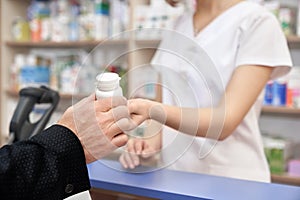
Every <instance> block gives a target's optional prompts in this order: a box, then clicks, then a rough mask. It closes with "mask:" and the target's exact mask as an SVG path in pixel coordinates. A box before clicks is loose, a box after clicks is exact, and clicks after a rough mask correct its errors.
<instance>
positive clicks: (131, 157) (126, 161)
mask: <svg viewBox="0 0 300 200" xmlns="http://www.w3.org/2000/svg"><path fill="white" fill-rule="evenodd" d="M155 153H156V152H155V149H154V148H152V147H151V146H150V145H149V144H148V143H147V141H145V140H142V139H136V138H134V139H130V140H129V141H128V143H127V146H126V148H125V150H124V152H123V153H122V155H121V156H120V158H119V161H120V163H121V164H122V166H123V167H124V168H126V169H128V168H130V169H134V168H135V167H137V166H139V165H140V164H141V161H142V160H144V159H148V158H150V157H152V156H153V155H154V154H155Z"/></svg>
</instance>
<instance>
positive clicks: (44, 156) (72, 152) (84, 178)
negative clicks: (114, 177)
mask: <svg viewBox="0 0 300 200" xmlns="http://www.w3.org/2000/svg"><path fill="white" fill-rule="evenodd" d="M89 188H90V183H89V178H88V172H87V167H86V163H85V157H84V152H83V148H82V146H81V143H80V141H79V140H78V138H77V137H76V136H75V134H74V133H72V132H71V131H70V130H69V129H67V128H65V127H63V126H59V125H54V126H51V127H50V128H48V129H46V130H45V131H43V132H42V133H41V134H38V135H36V136H34V137H32V138H31V139H29V140H27V141H22V142H17V143H15V144H13V145H6V146H4V147H2V148H1V149H0V199H3V200H4V199H5V200H6V199H9V200H16V199H39V200H44V199H45V200H48V199H49V200H50V199H51V200H54V199H55V200H56V199H64V198H66V197H68V196H71V195H73V194H76V193H79V192H82V191H86V190H88V189H89Z"/></svg>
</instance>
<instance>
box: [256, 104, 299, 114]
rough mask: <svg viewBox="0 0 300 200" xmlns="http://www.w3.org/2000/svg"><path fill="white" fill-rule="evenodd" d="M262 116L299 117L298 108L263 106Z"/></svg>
mask: <svg viewBox="0 0 300 200" xmlns="http://www.w3.org/2000/svg"><path fill="white" fill-rule="evenodd" d="M262 113H263V114H288V115H300V108H292V107H284V106H282V107H280V106H263V108H262Z"/></svg>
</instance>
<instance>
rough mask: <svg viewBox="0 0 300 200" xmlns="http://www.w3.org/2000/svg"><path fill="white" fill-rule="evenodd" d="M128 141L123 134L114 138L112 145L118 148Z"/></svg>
mask: <svg viewBox="0 0 300 200" xmlns="http://www.w3.org/2000/svg"><path fill="white" fill-rule="evenodd" d="M127 141H128V136H127V135H125V134H124V133H122V134H119V135H117V136H115V137H113V139H112V140H111V143H112V144H113V145H114V146H116V147H122V146H124V145H125V144H126V143H127Z"/></svg>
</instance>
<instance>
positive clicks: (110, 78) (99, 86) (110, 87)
mask: <svg viewBox="0 0 300 200" xmlns="http://www.w3.org/2000/svg"><path fill="white" fill-rule="evenodd" d="M120 80H121V78H120V77H119V75H118V74H117V73H112V72H105V73H101V74H99V75H97V77H96V89H95V93H96V97H97V99H102V98H108V97H112V96H123V91H122V88H121V87H120Z"/></svg>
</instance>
